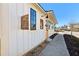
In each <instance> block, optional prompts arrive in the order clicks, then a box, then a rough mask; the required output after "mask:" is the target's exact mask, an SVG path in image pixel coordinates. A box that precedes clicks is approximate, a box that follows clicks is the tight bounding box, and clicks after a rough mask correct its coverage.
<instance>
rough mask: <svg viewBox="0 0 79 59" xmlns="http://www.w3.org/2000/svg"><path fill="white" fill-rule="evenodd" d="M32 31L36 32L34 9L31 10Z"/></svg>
mask: <svg viewBox="0 0 79 59" xmlns="http://www.w3.org/2000/svg"><path fill="white" fill-rule="evenodd" d="M33 26H34V27H33ZM30 30H36V11H35V10H34V9H32V8H30Z"/></svg>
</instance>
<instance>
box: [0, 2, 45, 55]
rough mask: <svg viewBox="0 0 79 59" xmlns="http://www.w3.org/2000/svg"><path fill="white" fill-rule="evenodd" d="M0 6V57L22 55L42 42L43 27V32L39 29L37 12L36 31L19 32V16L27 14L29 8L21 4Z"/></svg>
mask: <svg viewBox="0 0 79 59" xmlns="http://www.w3.org/2000/svg"><path fill="white" fill-rule="evenodd" d="M0 6H1V7H0V21H1V23H0V32H1V33H0V38H1V55H11V56H14V55H22V54H24V53H25V52H27V51H29V50H30V49H32V48H34V47H35V46H37V45H38V44H40V43H41V42H42V41H44V39H45V27H44V29H43V30H41V29H40V14H39V12H38V11H37V20H36V23H37V30H34V31H31V30H21V27H20V26H21V16H22V15H24V14H28V13H29V8H30V7H31V6H30V5H29V4H21V3H20V4H13V3H11V4H0ZM33 9H34V8H33ZM44 22H45V19H44ZM29 24H30V19H29ZM44 25H45V24H44ZM29 28H30V27H29ZM1 29H2V30H1Z"/></svg>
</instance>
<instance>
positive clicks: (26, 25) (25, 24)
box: [21, 15, 29, 30]
mask: <svg viewBox="0 0 79 59" xmlns="http://www.w3.org/2000/svg"><path fill="white" fill-rule="evenodd" d="M28 20H29V19H28V15H24V16H22V17H21V29H24V30H26V29H29V21H28Z"/></svg>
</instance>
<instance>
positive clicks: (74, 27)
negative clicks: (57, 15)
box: [70, 23, 79, 32]
mask: <svg viewBox="0 0 79 59" xmlns="http://www.w3.org/2000/svg"><path fill="white" fill-rule="evenodd" d="M70 29H71V30H72V31H76V32H79V23H73V24H70Z"/></svg>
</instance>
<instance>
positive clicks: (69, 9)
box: [40, 3, 79, 26]
mask: <svg viewBox="0 0 79 59" xmlns="http://www.w3.org/2000/svg"><path fill="white" fill-rule="evenodd" d="M40 5H41V6H42V7H43V9H44V10H46V11H48V10H53V11H54V14H55V16H56V19H57V21H58V26H63V25H68V24H69V23H78V22H79V4H77V3H75V4H74V3H40Z"/></svg>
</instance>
